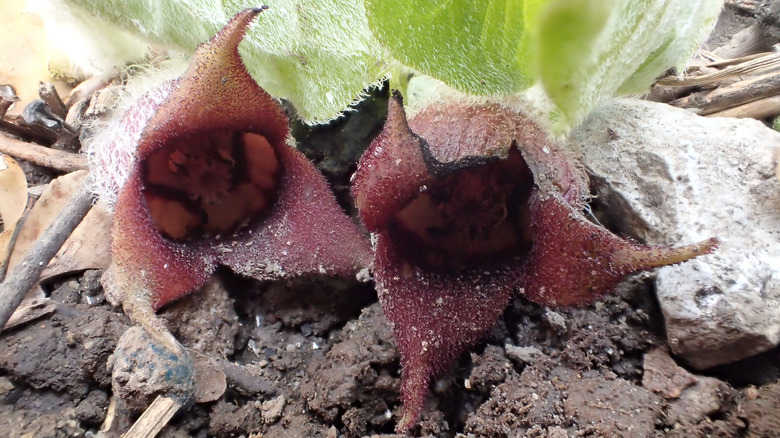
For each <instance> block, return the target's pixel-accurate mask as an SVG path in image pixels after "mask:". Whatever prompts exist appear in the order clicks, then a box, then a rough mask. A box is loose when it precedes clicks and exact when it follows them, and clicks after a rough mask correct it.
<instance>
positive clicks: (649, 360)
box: [642, 348, 696, 400]
mask: <svg viewBox="0 0 780 438" xmlns="http://www.w3.org/2000/svg"><path fill="white" fill-rule="evenodd" d="M644 368H645V373H644V375H642V386H644V387H645V389H649V390H650V391H653V392H654V393H656V394H658V395H660V396H661V397H663V398H665V399H667V400H668V399H675V398H679V397H680V394H682V392H683V390H685V388H688V387H690V386H693V385H695V384H696V376H694V375H693V374H691V373H689V372H688V371H687V370H686V369H685V368H683V367H681V366H679V365H677V363H676V362H675V361H674V359H672V358H671V357H670V356H669V355H668V354H667V353H666V352H665V351H663V350H662V349H660V348H656V349H654V350H651V351H648V352H647V354H645V365H644Z"/></svg>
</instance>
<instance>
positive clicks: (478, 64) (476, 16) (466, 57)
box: [366, 0, 548, 94]
mask: <svg viewBox="0 0 780 438" xmlns="http://www.w3.org/2000/svg"><path fill="white" fill-rule="evenodd" d="M547 1H548V0H489V1H484V2H475V1H468V0H445V1H430V0H400V1H385V0H366V11H367V13H368V21H369V25H370V26H371V30H373V31H374V33H375V35H376V37H377V38H378V39H379V40H380V41H381V42H382V44H383V45H385V47H387V49H388V50H389V51H390V53H391V54H392V56H393V57H394V58H396V59H398V60H399V61H401V62H402V63H404V64H406V65H408V66H410V67H412V68H414V69H416V70H418V71H420V72H422V73H425V74H427V75H430V76H433V77H435V78H437V79H439V80H442V81H444V82H445V83H447V84H448V85H450V86H452V87H454V88H456V89H459V90H461V91H465V92H468V93H474V94H510V93H514V92H517V91H520V90H522V89H524V88H526V87H527V86H529V85H530V84H531V83H533V81H534V79H535V74H534V70H535V69H534V66H533V64H532V63H531V60H532V59H533V58H534V57H533V56H532V55H533V49H534V45H533V41H532V36H533V33H534V26H535V23H536V17H537V15H538V13H539V10H540V8H541V6H543V5H544V4H545V3H547Z"/></svg>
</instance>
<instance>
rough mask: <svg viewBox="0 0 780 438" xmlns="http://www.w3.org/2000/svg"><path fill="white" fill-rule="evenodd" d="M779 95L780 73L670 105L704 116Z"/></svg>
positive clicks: (686, 98) (677, 101) (718, 89)
mask: <svg viewBox="0 0 780 438" xmlns="http://www.w3.org/2000/svg"><path fill="white" fill-rule="evenodd" d="M777 94H780V72H775V73H770V74H766V75H762V76H758V77H753V78H750V79H747V80H744V81H739V82H735V83H733V84H729V85H727V86H724V87H719V88H717V89H715V90H711V91H707V92H702V93H694V94H691V95H689V96H685V97H683V98H680V99H676V100H673V101H671V102H669V104H670V105H673V106H676V107H680V108H685V109H687V110H689V111H693V112H694V113H696V114H699V115H702V116H703V115H707V114H712V113H716V112H718V111H722V110H725V109H727V108H732V107H735V106H740V105H744V104H746V103H748V102H752V101H756V100H760V99H763V98H767V97H771V96H775V95H777Z"/></svg>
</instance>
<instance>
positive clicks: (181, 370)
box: [111, 326, 195, 411]
mask: <svg viewBox="0 0 780 438" xmlns="http://www.w3.org/2000/svg"><path fill="white" fill-rule="evenodd" d="M113 360H114V363H113V371H112V374H111V389H112V391H113V393H114V395H115V396H117V397H119V398H121V399H122V400H123V401H124V402H125V403H126V404H127V407H128V409H130V410H131V411H142V410H144V409H146V407H147V406H149V405H150V404H151V403H152V401H153V400H154V399H155V398H156V397H157V395H160V394H166V395H169V396H175V397H180V398H181V399H183V400H190V399H192V397H193V395H194V393H195V385H194V382H193V375H194V374H195V365H194V363H193V361H192V359H191V358H190V357H179V356H177V355H176V354H174V353H173V352H171V351H168V350H167V349H166V348H165V347H163V346H162V345H159V344H158V343H157V342H156V341H154V340H153V339H152V338H151V337H150V336H149V335H148V334H147V333H146V331H144V329H142V328H141V327H138V326H135V327H130V328H129V329H128V330H127V331H126V332H125V334H124V335H122V338H121V339H120V340H119V343H118V344H117V347H116V351H115V352H114V356H113Z"/></svg>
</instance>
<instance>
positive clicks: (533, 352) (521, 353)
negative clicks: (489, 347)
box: [504, 344, 543, 365]
mask: <svg viewBox="0 0 780 438" xmlns="http://www.w3.org/2000/svg"><path fill="white" fill-rule="evenodd" d="M504 349H505V350H506V355H507V357H509V358H510V359H512V360H513V361H515V362H517V364H518V365H526V364H530V363H533V361H534V359H535V358H537V357H538V356H541V355H542V354H543V353H542V351H541V350H539V349H538V348H536V347H518V346H516V345H510V344H506V345H505V346H504Z"/></svg>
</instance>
